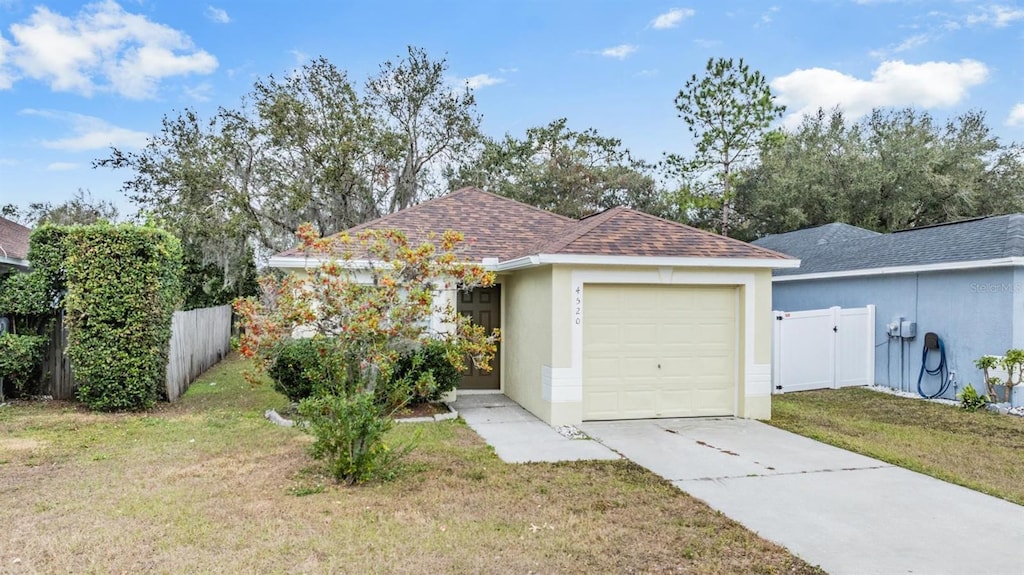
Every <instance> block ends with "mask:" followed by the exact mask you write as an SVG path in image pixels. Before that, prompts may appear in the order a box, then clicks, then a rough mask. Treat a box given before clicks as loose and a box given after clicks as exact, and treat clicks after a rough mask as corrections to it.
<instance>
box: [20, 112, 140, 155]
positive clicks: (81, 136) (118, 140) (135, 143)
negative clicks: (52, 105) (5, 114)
mask: <svg viewBox="0 0 1024 575" xmlns="http://www.w3.org/2000/svg"><path fill="white" fill-rule="evenodd" d="M21 113H22V114H28V115H32V116H39V117H41V118H47V119H50V120H54V121H57V122H61V123H64V124H68V125H69V126H70V127H71V132H72V135H71V136H68V137H66V138H60V139H57V140H43V142H42V144H43V146H45V147H47V148H51V149H54V150H65V151H70V152H84V151H88V150H101V149H104V148H109V147H111V146H117V147H123V148H141V147H143V146H145V145H146V138H148V137H149V134H147V133H145V132H139V131H136V130H129V129H128V128H121V127H119V126H115V125H113V124H111V123H109V122H107V121H106V120H103V119H102V118H97V117H95V116H86V115H83V114H75V113H72V112H58V111H55V110H36V109H32V108H28V109H25V110H22V111H21Z"/></svg>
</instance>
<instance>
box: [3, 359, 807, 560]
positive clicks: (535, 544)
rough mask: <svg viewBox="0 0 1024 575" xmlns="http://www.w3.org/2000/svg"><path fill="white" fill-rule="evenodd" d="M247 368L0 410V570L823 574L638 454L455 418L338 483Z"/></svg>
mask: <svg viewBox="0 0 1024 575" xmlns="http://www.w3.org/2000/svg"><path fill="white" fill-rule="evenodd" d="M244 366H245V362H244V361H242V360H239V359H237V358H231V359H229V360H227V361H225V362H224V363H222V364H221V365H219V366H217V367H216V368H214V369H213V370H211V371H210V372H208V373H207V374H206V375H205V376H204V377H203V378H202V379H201V380H199V381H197V382H196V383H195V384H193V386H192V388H191V389H190V390H189V392H188V393H187V394H186V395H185V396H184V397H183V398H182V400H181V401H180V402H179V403H177V404H175V405H171V406H167V405H164V406H161V407H159V408H158V409H156V410H154V411H152V412H150V413H146V414H94V413H89V412H86V411H84V410H82V409H81V408H80V407H78V406H77V405H74V404H69V403H61V402H49V403H15V404H13V405H9V406H6V407H0V501H2V505H0V525H2V526H4V533H3V535H2V536H0V573H7V572H11V573H55V572H74V573H113V572H119V573H139V572H157V573H221V572H243V573H292V572H294V573H325V572H333V573H474V572H479V573H531V572H532V573H627V572H637V573H787V574H805V573H821V571H820V570H819V569H817V568H814V567H811V566H809V565H807V564H806V563H804V562H803V561H801V560H800V559H798V558H796V557H794V556H793V555H792V554H790V553H789V552H787V551H786V550H785V549H783V548H781V547H778V546H776V545H774V544H771V543H768V542H766V541H764V540H763V539H760V538H759V537H758V536H757V535H755V534H753V533H751V532H750V531H747V530H746V529H744V528H743V527H742V526H740V525H738V524H737V523H734V522H733V521H731V520H729V519H727V518H725V517H724V516H722V515H720V514H719V513H716V512H715V511H712V510H711V509H709V508H708V507H707V506H705V505H704V504H703V503H701V502H699V501H697V500H695V499H693V498H691V497H688V496H687V495H685V494H683V493H681V492H679V491H678V490H676V489H674V488H673V487H672V486H671V485H670V484H668V483H667V482H664V481H662V480H661V479H659V478H657V477H656V476H654V475H653V474H651V473H649V472H647V471H646V470H644V469H642V468H640V467H638V466H636V465H632V464H630V463H627V462H623V461H619V462H603V463H598V462H594V463H573V464H530V465H506V464H503V463H502V462H501V461H499V460H498V459H497V458H496V457H495V455H494V454H493V452H492V451H491V450H490V449H489V448H488V447H487V446H486V445H485V444H484V443H483V442H482V441H481V440H480V438H479V437H478V436H477V435H476V434H475V433H474V432H473V431H472V430H470V429H469V428H468V427H466V426H465V425H464V424H462V423H461V422H446V423H438V424H407V425H402V426H399V427H398V428H397V429H396V430H395V431H394V432H393V434H394V435H393V436H392V440H394V441H400V440H402V439H403V438H408V437H410V436H412V435H419V436H420V438H421V444H420V446H419V448H418V449H417V450H416V451H414V452H413V454H412V455H411V456H409V458H408V459H407V460H406V463H405V465H404V469H402V470H401V472H400V473H399V474H398V476H397V477H396V478H394V479H393V480H391V481H388V482H384V483H379V482H378V483H374V484H369V485H365V486H359V487H354V488H345V487H338V486H335V485H333V484H331V483H330V482H329V481H328V480H326V479H325V478H324V477H323V476H322V475H320V474H319V473H318V471H317V469H316V467H315V466H314V465H312V464H311V462H310V460H309V459H308V457H307V455H306V453H305V448H306V446H307V445H308V444H309V438H308V437H307V436H306V435H304V434H303V433H302V432H300V431H298V430H296V429H288V428H283V427H278V426H274V425H271V424H269V423H268V422H267V421H265V420H264V419H263V417H262V413H263V410H264V409H267V408H269V407H275V408H280V407H283V406H284V404H285V403H286V400H285V399H284V398H283V397H282V396H279V395H277V394H276V393H275V392H274V391H273V390H272V389H271V388H270V386H269V385H264V386H262V387H259V388H257V389H255V390H250V389H249V387H248V385H247V384H246V383H245V382H244V381H243V380H242V378H241V377H240V375H239V373H240V371H241V369H242V368H243V367H244Z"/></svg>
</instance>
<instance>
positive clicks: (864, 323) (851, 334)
mask: <svg viewBox="0 0 1024 575" xmlns="http://www.w3.org/2000/svg"><path fill="white" fill-rule="evenodd" d="M772 313H773V315H774V316H775V334H774V335H775V337H774V339H773V348H774V349H773V353H774V358H773V360H774V361H773V366H772V388H773V390H774V392H775V393H786V392H790V391H804V390H808V389H838V388H840V387H850V386H854V385H871V384H873V383H874V375H875V337H874V336H875V306H873V305H869V306H867V307H863V308H849V309H842V308H839V307H831V308H828V309H818V310H811V311H797V312H783V311H776V312H772Z"/></svg>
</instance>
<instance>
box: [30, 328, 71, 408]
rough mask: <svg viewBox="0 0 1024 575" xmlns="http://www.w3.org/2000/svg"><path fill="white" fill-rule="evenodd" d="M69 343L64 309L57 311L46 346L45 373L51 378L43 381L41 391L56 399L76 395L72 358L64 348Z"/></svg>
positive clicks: (69, 397)
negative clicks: (69, 357) (72, 373)
mask: <svg viewBox="0 0 1024 575" xmlns="http://www.w3.org/2000/svg"><path fill="white" fill-rule="evenodd" d="M67 344H68V331H67V329H66V328H65V327H64V311H63V310H61V311H59V312H57V317H56V318H55V319H54V322H53V331H52V332H51V333H50V345H48V346H47V347H46V355H45V356H44V359H43V362H44V363H43V369H44V370H45V372H44V373H47V374H49V378H48V379H47V380H45V381H43V384H42V385H41V386H40V389H39V393H41V394H42V395H51V396H53V397H54V399H71V398H73V397H74V396H75V379H74V377H73V376H72V375H71V360H69V359H68V354H66V353H64V349H65V348H66V347H67Z"/></svg>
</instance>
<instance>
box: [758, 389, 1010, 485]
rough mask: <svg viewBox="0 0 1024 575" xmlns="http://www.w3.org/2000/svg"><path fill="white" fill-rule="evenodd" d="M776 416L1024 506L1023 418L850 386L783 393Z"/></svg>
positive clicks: (793, 427)
mask: <svg viewBox="0 0 1024 575" xmlns="http://www.w3.org/2000/svg"><path fill="white" fill-rule="evenodd" d="M769 423H771V424H772V425H774V426H776V427H780V428H782V429H786V430H789V431H792V432H795V433H799V434H801V435H805V436H807V437H810V438H813V439H817V440H819V441H824V442H825V443H830V444H832V445H836V446H838V447H843V448H846V449H849V450H851V451H856V452H858V453H862V454H864V455H867V456H870V457H874V458H877V459H881V460H882V461H886V462H888V463H892V464H894V465H899V466H901V467H906V468H907V469H911V470H914V471H918V472H921V473H925V474H927V475H931V476H932V477H937V478H939V479H942V480H945V481H949V482H952V483H956V484H959V485H963V486H964V487H969V488H971V489H976V490H978V491H981V492H983V493H988V494H990V495H994V496H996V497H1001V498H1003V499H1006V500H1008V501H1012V502H1014V503H1017V504H1020V505H1024V418H1019V417H1014V416H1006V415H999V414H995V413H991V412H988V411H978V412H966V411H963V410H960V409H956V408H953V407H950V406H947V405H940V404H936V403H932V402H927V401H920V400H916V399H909V398H904V397H898V396H894V395H888V394H884V393H878V392H875V391H871V390H867V389H858V388H847V389H839V390H822V391H807V392H801V393H789V394H784V395H776V396H774V397H773V398H772V420H771V421H770V422H769Z"/></svg>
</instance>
